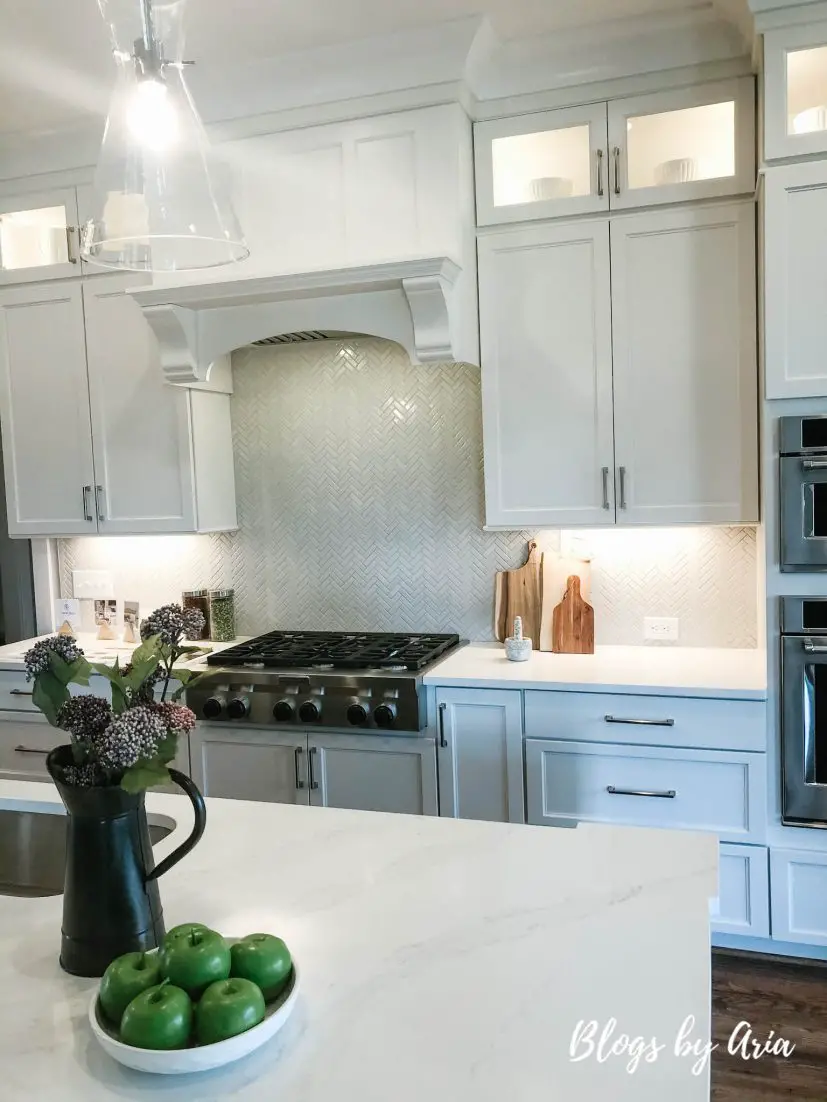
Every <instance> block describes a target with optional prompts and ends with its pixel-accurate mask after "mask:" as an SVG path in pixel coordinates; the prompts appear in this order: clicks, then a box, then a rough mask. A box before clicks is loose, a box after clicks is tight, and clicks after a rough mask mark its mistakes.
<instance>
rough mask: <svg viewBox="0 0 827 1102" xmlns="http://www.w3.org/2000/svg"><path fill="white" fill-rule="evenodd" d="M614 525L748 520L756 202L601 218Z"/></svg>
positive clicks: (754, 409)
mask: <svg viewBox="0 0 827 1102" xmlns="http://www.w3.org/2000/svg"><path fill="white" fill-rule="evenodd" d="M612 322H613V340H614V395H615V455H616V462H617V476H618V477H617V506H618V507H617V519H618V523H619V524H659V525H664V524H682V523H689V524H742V523H753V522H755V521H757V520H758V443H757V424H758V399H757V365H756V343H755V342H756V333H755V327H756V321H755V208H754V206H753V204H752V203H739V204H731V205H729V206H725V207H704V208H689V209H678V210H670V211H652V212H648V213H644V214H638V215H633V216H630V217H628V218H618V219H616V220H614V221H613V222H612Z"/></svg>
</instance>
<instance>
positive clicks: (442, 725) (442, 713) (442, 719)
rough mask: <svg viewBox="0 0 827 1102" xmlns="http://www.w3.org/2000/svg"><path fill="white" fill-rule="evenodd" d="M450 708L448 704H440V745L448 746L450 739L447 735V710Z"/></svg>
mask: <svg viewBox="0 0 827 1102" xmlns="http://www.w3.org/2000/svg"><path fill="white" fill-rule="evenodd" d="M447 708H448V705H447V704H444V703H443V704H440V706H439V745H440V746H441V747H443V748H444V747H446V746H447V745H448V739H447V738H446V737H445V712H446V710H447Z"/></svg>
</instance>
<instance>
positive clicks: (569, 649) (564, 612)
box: [551, 574, 594, 654]
mask: <svg viewBox="0 0 827 1102" xmlns="http://www.w3.org/2000/svg"><path fill="white" fill-rule="evenodd" d="M551 649H552V650H553V651H554V653H555V654H594V609H593V608H592V606H591V605H589V604H586V602H585V601H584V600H583V598H582V597H581V595H580V579H579V578H578V576H577V575H576V574H572V575H570V577H569V579H568V581H567V582H566V592H565V593H564V594H563V600H562V601H561V602H560V604H559V605H557V607H556V608H555V610H554V618H553V623H552V648H551Z"/></svg>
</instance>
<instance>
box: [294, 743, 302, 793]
mask: <svg viewBox="0 0 827 1102" xmlns="http://www.w3.org/2000/svg"><path fill="white" fill-rule="evenodd" d="M302 753H303V751H302V748H301V746H297V747H296V749H295V752H294V755H293V765H294V768H295V770H296V788H304V781H303V780H302V779H301V774H300V773H299V758H300V757H301V756H302Z"/></svg>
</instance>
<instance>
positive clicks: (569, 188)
mask: <svg viewBox="0 0 827 1102" xmlns="http://www.w3.org/2000/svg"><path fill="white" fill-rule="evenodd" d="M491 146H492V149H491V158H492V162H493V167H494V206H495V207H508V206H512V205H513V204H515V203H541V202H544V201H547V200H549V199H567V198H570V197H571V196H575V195H589V194H591V187H592V185H591V145H590V143H589V126H588V124H585V125H583V126H567V127H566V128H565V129H563V130H545V131H541V132H539V133H537V134H514V135H512V136H511V137H508V138H494V140H493V141H492V143H491Z"/></svg>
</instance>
